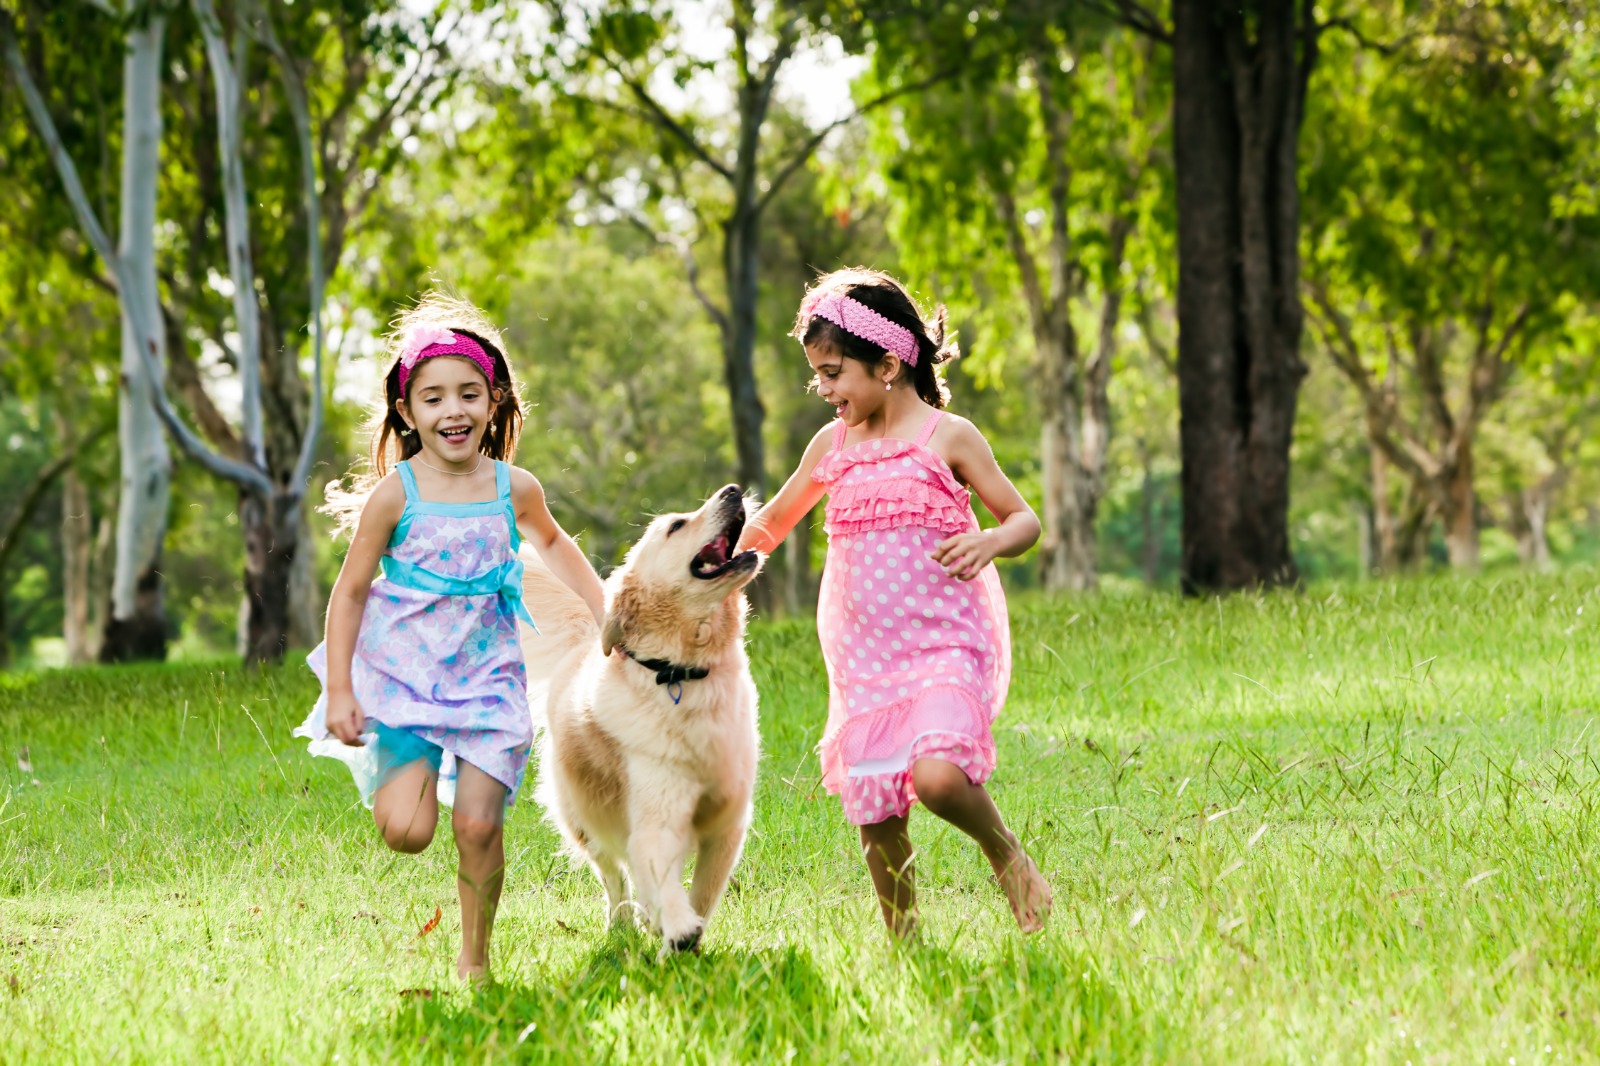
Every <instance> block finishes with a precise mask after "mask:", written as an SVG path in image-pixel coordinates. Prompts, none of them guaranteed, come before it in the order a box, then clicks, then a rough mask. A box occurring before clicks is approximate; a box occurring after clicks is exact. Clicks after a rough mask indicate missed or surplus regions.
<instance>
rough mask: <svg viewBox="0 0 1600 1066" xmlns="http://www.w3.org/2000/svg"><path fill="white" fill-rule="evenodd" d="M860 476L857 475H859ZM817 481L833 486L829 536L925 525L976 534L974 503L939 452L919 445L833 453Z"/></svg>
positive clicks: (874, 444) (891, 442) (884, 443)
mask: <svg viewBox="0 0 1600 1066" xmlns="http://www.w3.org/2000/svg"><path fill="white" fill-rule="evenodd" d="M853 475H854V476H853ZM811 477H812V480H814V481H818V482H821V483H823V484H826V485H828V486H829V489H828V503H827V508H826V510H825V512H824V515H825V519H826V527H827V531H828V533H829V534H835V533H864V532H866V531H868V530H879V529H901V528H904V527H907V526H920V527H922V528H925V529H936V530H938V531H940V532H942V533H961V532H966V531H968V530H970V529H976V528H977V527H976V524H975V523H974V521H973V519H972V517H971V515H972V499H971V496H970V494H969V493H968V492H967V490H966V488H964V487H963V486H962V484H961V483H960V482H959V481H957V480H956V477H955V474H954V473H952V472H951V470H950V467H949V466H947V465H946V464H945V462H944V460H943V459H942V458H941V457H940V456H939V455H938V453H936V452H934V451H932V450H930V449H929V448H927V447H926V446H925V445H921V444H917V443H916V442H914V441H909V440H898V439H884V440H867V441H860V442H859V443H856V444H853V445H851V446H850V447H848V448H841V449H839V450H837V451H832V452H829V453H828V454H827V455H825V456H824V457H823V458H822V460H821V461H820V462H819V463H817V466H816V468H815V469H814V470H813V471H812V473H811Z"/></svg>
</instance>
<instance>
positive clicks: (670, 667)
mask: <svg viewBox="0 0 1600 1066" xmlns="http://www.w3.org/2000/svg"><path fill="white" fill-rule="evenodd" d="M620 650H621V652H622V654H624V655H626V656H627V657H628V658H630V659H632V660H633V661H634V662H636V663H638V664H639V665H640V666H642V667H644V668H645V669H646V670H654V671H655V672H656V684H658V685H665V686H667V694H668V695H670V696H671V697H672V702H673V703H677V702H678V701H679V700H681V699H682V698H683V683H684V682H685V681H699V680H701V679H702V678H706V677H710V676H711V671H710V670H707V669H706V668H705V667H703V666H682V665H680V664H678V663H674V662H668V661H667V660H666V659H641V658H639V657H638V656H637V655H635V654H633V652H631V651H629V650H628V649H627V648H621V649H620ZM674 685H676V686H678V687H677V691H673V687H672V686H674Z"/></svg>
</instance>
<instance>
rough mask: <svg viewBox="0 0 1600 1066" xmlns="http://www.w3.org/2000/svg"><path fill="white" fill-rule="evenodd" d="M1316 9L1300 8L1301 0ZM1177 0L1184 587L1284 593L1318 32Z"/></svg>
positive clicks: (1289, 568)
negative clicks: (1304, 137)
mask: <svg viewBox="0 0 1600 1066" xmlns="http://www.w3.org/2000/svg"><path fill="white" fill-rule="evenodd" d="M1307 6H1309V5H1307ZM1256 10H1257V18H1256V19H1255V20H1254V27H1255V40H1253V41H1250V40H1247V39H1246V25H1245V19H1244V15H1243V13H1242V12H1241V11H1240V10H1239V9H1238V8H1237V7H1228V6H1225V5H1218V4H1215V3H1213V2H1211V0H1174V3H1173V35H1172V38H1173V81H1174V92H1173V140H1174V152H1175V162H1176V171H1177V201H1178V396H1179V410H1180V442H1181V453H1182V463H1183V474H1182V484H1183V567H1182V580H1183V588H1184V591H1185V592H1186V593H1189V594H1199V593H1203V592H1208V591H1213V590H1227V589H1240V588H1251V587H1258V586H1266V585H1281V584H1291V583H1294V582H1295V581H1297V580H1298V574H1297V572H1296V570H1295V565H1294V559H1293V557H1292V556H1291V554H1290V551H1289V447H1290V443H1291V441H1292V436H1293V430H1294V417H1295V403H1296V397H1297V393H1298V390H1299V386H1300V381H1301V379H1302V378H1303V377H1304V375H1305V365H1304V363H1303V362H1302V361H1301V358H1300V334H1301V327H1302V317H1303V313H1302V310H1301V305H1300V293H1299V273H1300V261H1299V250H1298V239H1299V224H1300V208H1299V191H1298V185H1297V180H1298V164H1297V159H1296V150H1297V144H1298V139H1299V130H1300V115H1301V105H1302V101H1303V99H1304V86H1305V80H1306V78H1307V77H1308V76H1309V73H1310V69H1311V66H1312V64H1313V62H1314V59H1315V46H1314V41H1315V36H1314V34H1315V30H1314V29H1312V28H1311V27H1310V26H1306V27H1301V28H1300V31H1301V33H1302V34H1303V35H1304V39H1305V42H1306V43H1305V47H1304V50H1303V52H1302V50H1301V49H1299V48H1297V45H1296V39H1297V30H1296V26H1295V9H1294V4H1293V3H1292V2H1290V0H1262V2H1261V3H1260V4H1259V5H1258V6H1257V9H1256Z"/></svg>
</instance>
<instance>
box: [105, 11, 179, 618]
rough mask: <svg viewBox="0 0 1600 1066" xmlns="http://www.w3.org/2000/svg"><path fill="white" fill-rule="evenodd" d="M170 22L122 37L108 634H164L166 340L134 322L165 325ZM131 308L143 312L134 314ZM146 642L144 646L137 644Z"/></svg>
mask: <svg viewBox="0 0 1600 1066" xmlns="http://www.w3.org/2000/svg"><path fill="white" fill-rule="evenodd" d="M165 29H166V18H165V16H164V15H161V14H159V13H152V14H151V15H150V16H149V17H148V19H147V20H146V22H145V23H144V24H143V25H142V26H134V27H133V28H131V29H130V30H129V31H128V39H127V43H128V50H127V55H126V57H125V58H124V60H123V101H124V103H123V106H124V109H125V111H124V119H123V123H124V128H123V143H122V218H121V231H120V234H119V237H118V250H117V251H118V256H119V257H120V258H121V259H122V260H123V262H124V263H125V264H126V266H127V271H126V275H125V276H126V277H127V279H128V284H127V285H126V286H125V291H123V292H122V293H121V294H120V296H121V303H122V388H121V395H120V396H119V398H118V412H117V415H118V424H117V440H118V445H119V447H120V449H121V460H122V477H121V501H120V505H119V507H118V509H117V513H118V521H117V547H116V563H115V571H114V575H113V577H112V582H111V615H112V617H111V619H110V621H109V627H110V628H119V626H120V627H129V628H133V629H137V630H145V631H147V630H148V628H149V627H151V626H158V627H161V628H163V629H164V627H165V625H166V612H165V609H164V608H163V606H162V594H161V573H160V562H161V549H162V542H163V541H164V540H165V538H166V531H167V508H168V505H169V500H170V497H171V482H172V458H171V455H170V453H169V452H168V450H167V439H166V435H165V433H164V432H163V430H162V426H161V421H160V419H159V418H158V417H157V415H156V408H155V402H154V398H153V391H154V389H156V388H159V387H160V386H159V383H158V382H155V381H152V378H151V374H150V373H149V371H148V369H147V368H148V366H149V363H148V362H147V361H146V360H145V358H144V355H143V352H141V350H140V348H141V346H147V348H148V350H149V351H151V352H153V353H154V354H155V356H156V361H157V363H159V364H163V365H164V360H165V357H166V341H165V338H164V337H163V336H162V335H161V332H160V331H159V330H152V332H151V333H150V334H149V335H141V334H140V332H139V330H138V328H137V325H136V323H138V324H145V325H147V326H148V325H153V324H154V323H158V322H160V321H161V311H160V305H159V294H158V292H157V289H156V258H155V226H156V180H157V177H158V176H159V173H160V163H161V100H160V93H161V49H162V36H163V34H164V32H165ZM135 304H136V305H137V306H138V307H139V308H141V309H142V310H143V314H142V315H139V314H137V313H133V314H130V307H131V306H132V305H135ZM135 643H139V644H143V643H145V642H144V641H140V640H135Z"/></svg>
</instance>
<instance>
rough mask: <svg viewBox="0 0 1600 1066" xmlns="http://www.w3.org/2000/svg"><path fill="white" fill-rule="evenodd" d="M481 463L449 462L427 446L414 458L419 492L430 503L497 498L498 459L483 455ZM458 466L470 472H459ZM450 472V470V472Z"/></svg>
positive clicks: (465, 501)
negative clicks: (475, 464) (495, 460)
mask: <svg viewBox="0 0 1600 1066" xmlns="http://www.w3.org/2000/svg"><path fill="white" fill-rule="evenodd" d="M476 462H477V464H478V465H477V466H472V465H470V464H466V463H462V464H453V463H452V464H447V463H443V462H441V461H440V459H439V457H438V456H436V455H433V454H430V453H429V452H428V450H427V449H423V450H422V451H419V452H418V453H417V454H416V455H413V456H412V457H411V459H410V463H411V476H412V477H414V478H415V479H416V481H417V491H418V494H419V495H420V496H421V498H422V499H423V500H424V501H426V502H428V503H485V502H488V501H489V500H492V499H494V498H495V475H494V462H493V461H492V460H490V458H489V457H488V456H487V455H483V454H481V453H480V454H479V457H478V460H476ZM457 466H461V467H465V470H466V472H465V473H462V474H459V475H458V474H457V473H455V468H456V467H457ZM447 471H449V472H447Z"/></svg>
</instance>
